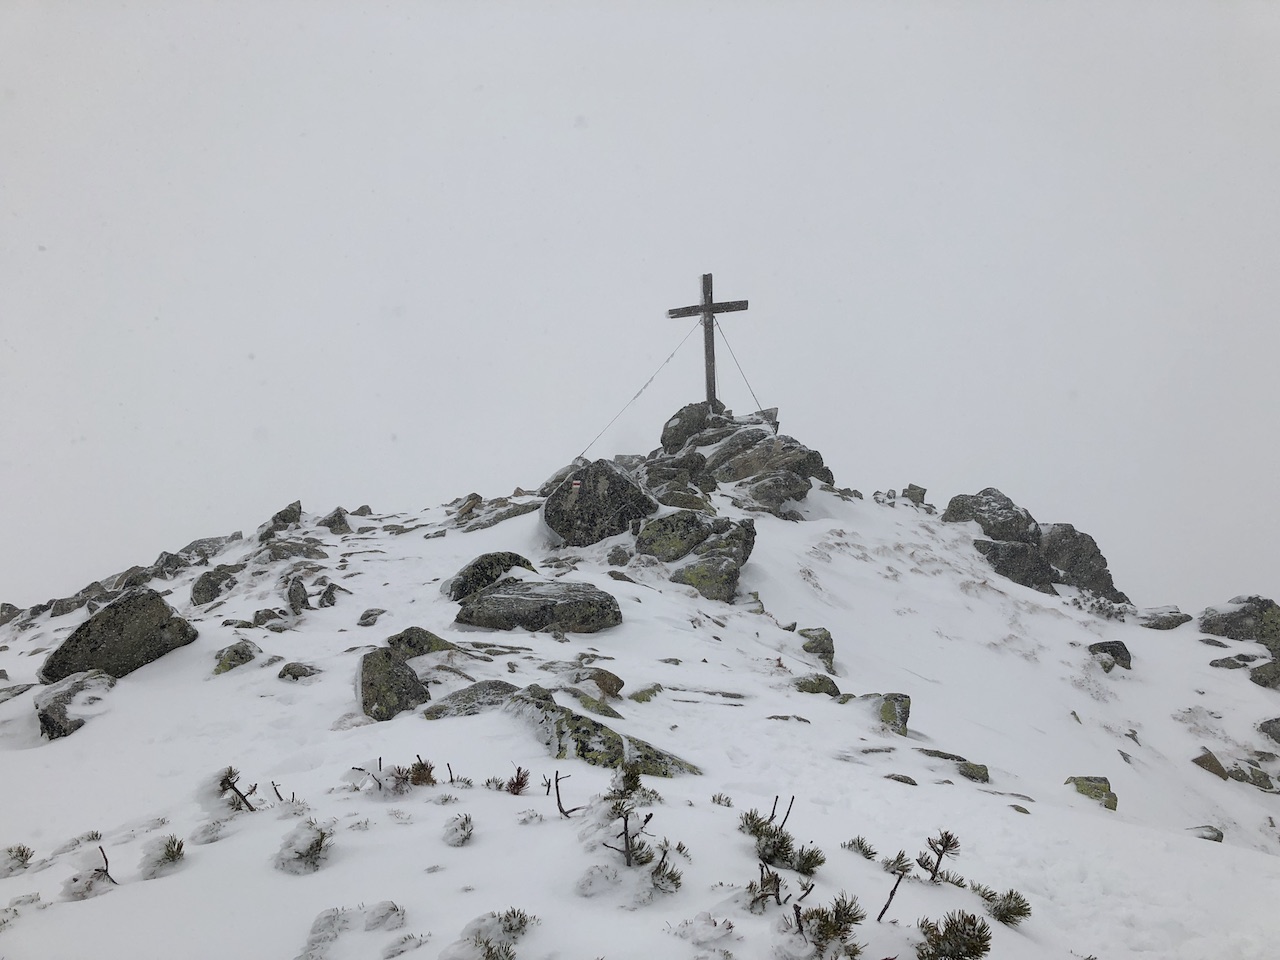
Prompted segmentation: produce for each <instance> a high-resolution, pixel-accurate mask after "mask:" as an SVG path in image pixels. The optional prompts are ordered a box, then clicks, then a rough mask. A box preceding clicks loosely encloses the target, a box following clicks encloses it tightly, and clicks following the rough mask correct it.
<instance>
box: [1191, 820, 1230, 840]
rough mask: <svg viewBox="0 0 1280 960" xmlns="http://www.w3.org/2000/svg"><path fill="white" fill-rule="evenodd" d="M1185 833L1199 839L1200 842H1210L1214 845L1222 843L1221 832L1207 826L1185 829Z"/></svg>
mask: <svg viewBox="0 0 1280 960" xmlns="http://www.w3.org/2000/svg"><path fill="white" fill-rule="evenodd" d="M1187 832H1188V833H1190V834H1191V835H1192V836H1193V837H1199V838H1200V839H1201V840H1211V841H1213V842H1214V843H1221V842H1222V836H1223V834H1222V831H1221V830H1219V829H1218V828H1217V827H1212V826H1209V825H1208V824H1205V825H1204V826H1200V827H1187Z"/></svg>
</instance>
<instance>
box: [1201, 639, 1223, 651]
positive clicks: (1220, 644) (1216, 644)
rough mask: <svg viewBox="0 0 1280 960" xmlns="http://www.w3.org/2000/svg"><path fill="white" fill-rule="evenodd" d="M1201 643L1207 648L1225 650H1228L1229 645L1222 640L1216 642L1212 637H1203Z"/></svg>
mask: <svg viewBox="0 0 1280 960" xmlns="http://www.w3.org/2000/svg"><path fill="white" fill-rule="evenodd" d="M1200 642H1201V643H1203V644H1204V645H1205V646H1206V647H1221V648H1222V649H1223V650H1225V649H1227V644H1225V643H1223V642H1222V641H1221V640H1214V639H1213V638H1212V637H1201V638H1200Z"/></svg>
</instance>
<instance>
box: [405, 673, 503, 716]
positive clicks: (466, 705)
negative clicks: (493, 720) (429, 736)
mask: <svg viewBox="0 0 1280 960" xmlns="http://www.w3.org/2000/svg"><path fill="white" fill-rule="evenodd" d="M518 689H519V687H517V686H516V685H515V684H514V683H507V682H506V681H505V680H481V681H480V682H479V683H473V684H472V685H471V686H469V687H464V688H463V689H461V690H457V691H455V692H453V693H451V694H449V695H448V696H447V697H441V698H440V699H439V700H437V701H435V702H434V703H432V704H431V706H429V707H427V709H426V710H424V711H422V716H423V717H424V718H425V719H427V720H440V719H442V718H444V717H470V716H474V715H475V714H477V713H481V712H482V711H484V710H492V709H495V708H497V707H500V706H502V705H503V704H505V703H506V702H507V700H509V699H510V698H511V695H512V694H513V693H515V692H516V691H517V690H518Z"/></svg>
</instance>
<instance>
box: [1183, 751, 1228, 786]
mask: <svg viewBox="0 0 1280 960" xmlns="http://www.w3.org/2000/svg"><path fill="white" fill-rule="evenodd" d="M1201 750H1202V752H1201V754H1200V756H1198V757H1192V758H1191V762H1192V763H1194V764H1195V765H1196V766H1197V767H1199V768H1200V769H1201V770H1207V771H1209V772H1210V773H1212V774H1213V775H1214V776H1215V777H1218V778H1219V779H1221V780H1226V779H1228V778H1229V777H1230V774H1229V773H1227V768H1226V767H1224V766H1223V765H1222V761H1221V760H1219V759H1218V758H1217V757H1216V756H1215V755H1214V753H1213V751H1212V750H1210V749H1209V748H1208V747H1202V748H1201Z"/></svg>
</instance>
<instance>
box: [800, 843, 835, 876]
mask: <svg viewBox="0 0 1280 960" xmlns="http://www.w3.org/2000/svg"><path fill="white" fill-rule="evenodd" d="M826 862H827V855H826V854H825V853H823V852H822V851H821V850H819V849H818V848H817V847H803V846H802V847H801V848H800V849H799V850H797V851H796V852H795V853H794V854H793V855H792V857H791V869H792V870H794V871H795V872H796V873H799V874H803V875H804V876H806V877H811V876H813V875H814V874H815V873H816V872H817V871H818V868H819V867H820V866H822V865H823V864H824V863H826Z"/></svg>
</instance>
